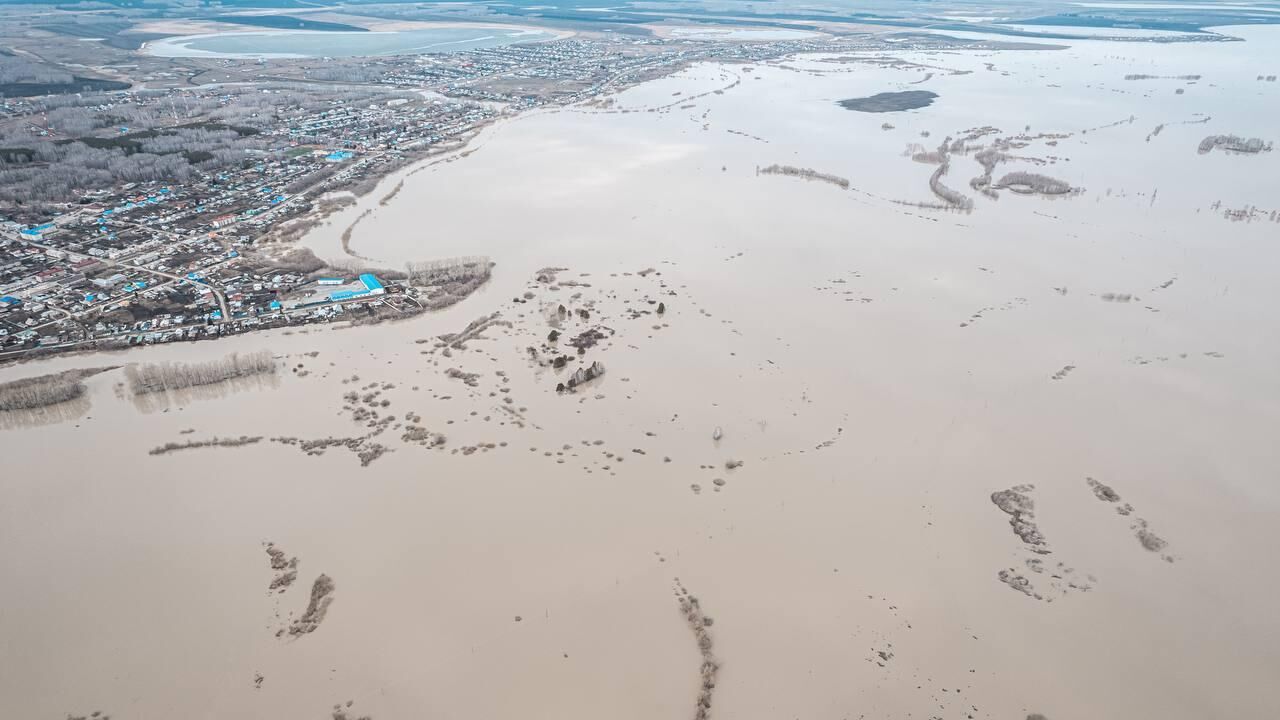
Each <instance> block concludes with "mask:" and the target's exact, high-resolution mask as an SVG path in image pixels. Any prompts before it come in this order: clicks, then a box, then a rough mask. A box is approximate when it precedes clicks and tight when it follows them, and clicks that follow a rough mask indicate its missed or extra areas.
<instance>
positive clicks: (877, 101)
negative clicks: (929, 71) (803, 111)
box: [840, 90, 938, 113]
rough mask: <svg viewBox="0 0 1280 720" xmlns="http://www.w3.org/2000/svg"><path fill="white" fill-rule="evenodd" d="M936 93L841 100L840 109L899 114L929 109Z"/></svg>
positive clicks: (913, 93) (908, 93)
mask: <svg viewBox="0 0 1280 720" xmlns="http://www.w3.org/2000/svg"><path fill="white" fill-rule="evenodd" d="M936 97H938V93H934V92H929V91H928V90H903V91H902V92H882V93H876V94H875V95H872V96H870V97H862V98H849V99H848V100H841V101H840V107H842V108H844V109H845V110H854V111H857V112H866V113H886V112H901V111H903V110H915V109H916V108H922V107H929V106H930V105H932V104H933V100H934V98H936Z"/></svg>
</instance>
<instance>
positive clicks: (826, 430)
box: [0, 27, 1280, 720]
mask: <svg viewBox="0 0 1280 720" xmlns="http://www.w3.org/2000/svg"><path fill="white" fill-rule="evenodd" d="M1231 30H1232V34H1238V35H1240V36H1242V37H1244V38H1246V41H1245V42H1235V43H1178V44H1160V43H1141V44H1122V43H1114V42H1079V43H1076V44H1074V45H1073V46H1072V47H1070V48H1068V49H1065V50H1043V51H1040V50H1019V51H1009V50H1002V51H997V50H983V49H980V50H973V51H965V52H948V53H922V52H914V51H911V50H909V49H904V50H903V51H902V52H900V53H899V55H900V56H901V58H900V59H901V60H902V61H903V62H902V63H899V64H876V63H861V62H824V61H823V58H819V57H808V56H797V57H794V58H790V59H788V60H786V61H785V62H782V63H776V64H760V65H755V66H752V67H751V68H750V69H749V70H748V69H746V68H744V67H742V66H739V65H719V64H703V65H698V66H695V67H692V68H689V69H687V70H685V71H682V72H680V73H679V74H677V75H675V76H673V77H669V78H665V79H661V80H656V81H653V82H650V83H647V84H644V85H641V86H639V87H636V88H633V89H630V90H627V91H625V92H622V93H620V94H618V95H617V96H616V97H615V98H614V99H613V102H611V103H597V104H595V105H592V106H582V107H575V108H569V109H564V110H559V111H544V112H535V113H530V114H526V115H522V116H520V117H518V118H516V119H513V120H506V121H503V122H499V123H496V124H494V125H493V126H491V127H489V128H487V129H486V130H485V131H483V132H482V133H481V134H480V135H479V136H478V137H477V138H475V139H474V141H473V142H472V143H471V144H470V145H469V146H468V149H467V152H468V153H470V154H469V155H467V156H466V157H459V159H458V160H457V161H456V162H448V163H437V164H435V165H431V166H429V167H428V166H422V167H421V168H409V169H406V170H405V171H403V172H401V173H399V174H397V175H395V176H392V177H389V178H387V179H386V180H385V181H384V182H383V184H382V185H381V186H380V187H379V188H376V189H375V190H374V191H373V192H371V193H370V194H369V195H367V196H366V197H364V198H363V199H361V200H360V201H358V202H356V203H355V204H353V205H351V206H350V207H348V208H345V209H342V210H339V211H337V212H335V213H334V214H333V215H332V216H330V217H329V218H328V220H327V221H326V222H325V223H324V224H321V225H319V226H318V227H316V228H315V229H313V230H312V231H311V232H310V233H309V234H308V235H307V236H306V237H305V238H303V239H302V242H303V243H304V244H305V245H306V246H307V247H310V248H312V249H313V250H315V251H316V253H317V254H318V255H320V256H321V257H323V258H325V259H326V260H338V259H342V258H344V257H347V256H346V255H345V253H344V250H343V245H344V243H346V244H347V245H348V246H349V247H350V249H351V251H352V252H354V253H358V254H360V255H362V256H366V257H368V258H370V262H371V263H376V264H378V265H385V266H391V267H403V264H404V263H405V262H406V261H424V260H429V259H431V258H448V257H457V256H485V257H488V258H490V259H492V260H493V262H494V263H496V264H495V265H494V266H493V267H492V274H491V277H490V278H489V280H488V281H487V282H486V283H485V284H484V285H482V286H481V287H480V288H479V289H478V290H477V291H475V292H474V293H472V294H471V295H470V296H469V297H467V298H466V299H465V300H463V301H461V302H459V303H457V304H455V305H453V306H451V307H449V308H447V309H444V310H440V311H437V312H430V313H425V314H423V315H421V316H418V317H415V318H413V319H410V320H405V321H403V322H393V323H384V324H381V325H377V326H366V327H356V328H345V327H341V326H328V327H324V326H319V327H309V328H305V329H295V330H283V331H281V330H277V331H269V332H264V333H257V334H250V335H242V336H237V337H235V338H230V339H227V340H223V341H218V342H217V343H200V344H187V345H168V346H160V347H151V348H145V349H138V350H132V351H128V352H123V353H115V354H110V355H101V356H94V357H83V356H81V357H57V358H52V359H48V360H44V361H41V362H38V363H30V364H26V365H21V366H11V367H6V368H2V369H0V382H6V381H9V380H16V379H20V378H24V377H35V376H40V375H49V374H52V373H59V372H62V371H64V370H74V369H79V368H98V367H114V368H117V369H112V370H106V371H103V372H100V373H97V374H94V375H92V376H89V377H85V378H83V379H82V381H81V382H83V384H84V391H83V392H80V393H78V397H76V398H74V400H73V402H74V403H75V406H74V407H73V408H66V409H64V410H63V411H59V412H56V413H54V412H50V413H44V414H43V415H41V416H40V417H39V418H29V417H26V416H24V417H22V418H17V417H11V418H7V419H6V418H3V417H0V450H2V451H3V460H4V463H5V465H4V471H3V473H0V576H2V577H3V579H4V585H5V600H4V606H3V610H2V611H0V638H2V641H0V717H4V718H10V717H12V718H62V717H66V716H67V715H72V716H81V715H88V713H89V712H90V711H91V710H93V709H101V710H99V712H101V711H102V710H105V711H109V714H110V715H111V716H112V717H114V718H121V719H123V718H129V720H169V719H170V718H175V717H213V716H218V717H245V718H304V719H305V718H324V717H338V716H339V715H341V716H343V717H350V718H356V717H362V716H366V715H367V716H370V717H373V718H378V719H379V720H389V719H396V718H417V717H441V718H487V719H492V720H516V719H519V720H530V719H536V718H548V719H549V718H555V719H556V720H588V719H589V720H596V719H597V718H601V717H608V718H613V719H616V720H655V719H657V718H671V719H687V718H691V717H695V716H696V715H697V713H699V712H700V710H699V708H701V709H702V710H705V711H706V712H705V713H704V714H705V715H707V716H709V717H715V718H734V719H735V720H755V719H759V720H767V719H776V718H782V717H803V718H842V717H861V716H865V717H876V718H902V717H935V716H936V717H945V718H967V717H970V716H972V717H974V718H1005V719H1007V718H1020V717H1028V716H1032V715H1034V714H1043V716H1044V717H1048V718H1127V717H1142V718H1155V717H1159V718H1163V719H1165V720H1183V719H1185V720H1203V719H1204V718H1217V717H1238V718H1264V717H1280V699H1278V698H1277V697H1276V695H1275V694H1274V693H1272V692H1271V691H1270V688H1271V685H1272V684H1273V680H1274V678H1275V677H1276V676H1277V675H1280V654H1278V651H1277V648H1278V647H1280V643H1277V642H1276V638H1277V636H1278V634H1280V619H1278V618H1277V615H1276V614H1275V612H1274V608H1273V605H1274V598H1275V597H1276V596H1277V595H1280V578H1277V576H1276V574H1275V573H1271V572H1266V571H1265V569H1267V568H1270V567H1272V566H1273V565H1274V557H1273V556H1274V548H1276V547H1277V546H1280V525H1277V523H1276V522H1275V521H1274V519H1275V517H1276V516H1277V513H1278V512H1280V488H1278V486H1277V485H1276V483H1274V482H1273V481H1272V480H1271V478H1274V477H1275V475H1276V470H1277V468H1280V445H1277V444H1276V442H1275V438H1274V434H1275V428H1276V427H1278V426H1280V405H1278V404H1277V402H1276V398H1280V379H1278V378H1280V376H1277V374H1276V372H1275V367H1276V364H1277V360H1280V334H1277V333H1275V332H1273V331H1272V330H1271V329H1272V328H1275V327H1277V326H1278V323H1277V308H1278V307H1280V297H1278V296H1280V285H1277V283H1276V282H1275V271H1274V268H1275V267H1277V263H1280V244H1278V243H1276V242H1275V232H1274V224H1273V223H1241V222H1231V221H1230V220H1229V219H1228V217H1227V216H1225V215H1224V212H1223V211H1222V210H1221V208H1222V207H1227V208H1232V207H1234V208H1239V207H1274V206H1275V199H1276V197H1277V196H1278V195H1280V186H1278V183H1280V165H1278V163H1280V153H1274V152H1272V153H1258V154H1255V155H1251V156H1242V155H1239V154H1232V153H1222V152H1214V153H1209V154H1205V155H1198V154H1197V153H1195V152H1193V151H1192V149H1193V148H1195V147H1197V144H1198V143H1199V142H1200V140H1201V139H1203V138H1204V137H1205V136H1206V135H1207V134H1212V135H1232V134H1234V135H1237V136H1239V137H1245V138H1249V137H1268V138H1269V137H1272V136H1273V135H1274V127H1272V126H1271V124H1272V123H1273V122H1274V118H1275V117H1277V116H1280V92H1277V89H1278V88H1280V86H1277V85H1272V84H1268V83H1259V82H1257V81H1256V79H1255V76H1256V74H1257V73H1258V72H1264V71H1266V68H1268V67H1271V68H1274V67H1278V66H1280V36H1278V35H1277V34H1276V30H1275V29H1274V28H1264V27H1254V28H1239V29H1234V28H1233V29H1231ZM1237 30H1238V32H1237ZM869 59H870V58H869ZM993 63H994V65H995V66H996V67H998V68H999V71H998V72H997V71H987V70H985V69H984V66H985V65H987V64H993ZM926 67H927V68H929V69H930V71H931V72H932V73H933V74H932V76H931V77H929V78H928V79H927V80H926V81H924V82H923V83H922V85H920V86H916V87H920V89H925V88H927V89H929V90H930V91H931V92H936V93H938V94H939V95H940V96H941V97H944V98H946V102H945V103H936V104H934V105H931V106H929V107H926V108H920V109H918V110H915V111H912V112H909V113H902V114H899V115H895V116H894V118H893V120H894V123H893V124H894V127H893V128H892V129H889V130H882V129H881V121H882V120H883V117H877V116H876V115H873V114H862V113H851V112H848V111H846V110H844V109H842V108H841V107H839V106H838V105H836V104H835V102H833V99H835V98H848V97H864V96H869V95H873V94H875V93H877V92H881V91H883V90H884V89H885V88H895V87H902V86H903V85H905V84H906V83H910V82H915V81H919V80H920V78H921V77H922V76H923V75H922V72H921V70H920V69H921V68H926ZM1133 73H1146V74H1158V75H1160V76H1170V77H1177V76H1183V75H1191V74H1196V75H1201V76H1202V78H1203V80H1201V81H1200V82H1198V83H1196V84H1188V85H1185V89H1186V92H1185V93H1182V94H1175V93H1174V92H1173V90H1172V89H1171V88H1170V87H1169V85H1168V84H1161V83H1139V82H1126V81H1124V80H1123V78H1124V76H1125V75H1126V74H1133ZM1175 82H1180V81H1175ZM1179 87H1184V86H1182V85H1180V86H1179ZM675 93H679V95H678V96H675ZM673 97H676V100H675V101H674V102H673ZM650 109H652V110H653V112H649V111H648V110H650ZM1131 118H1132V119H1131ZM1202 118H1209V119H1208V120H1207V121H1204V122H1199V119H1202ZM1182 120H1188V121H1190V120H1197V122H1195V123H1188V124H1182V123H1181V122H1180V121H1182ZM1160 124H1163V125H1164V129H1163V130H1162V132H1160V133H1159V134H1158V135H1152V134H1151V133H1150V129H1151V128H1152V127H1154V126H1156V125H1160ZM1085 131H1087V132H1085ZM1149 135H1151V137H1150V139H1149V140H1148V139H1147V138H1148V136H1149ZM925 137H928V138H932V139H931V140H929V141H928V143H927V144H928V145H929V146H930V148H932V147H935V146H936V145H937V144H938V143H940V142H942V141H943V139H944V138H949V139H950V141H949V143H950V144H949V145H948V147H947V158H946V159H947V162H948V163H949V174H948V176H947V180H948V181H949V182H951V183H953V184H955V185H956V187H958V188H960V190H961V191H963V192H965V193H966V194H968V192H969V191H967V190H964V188H963V183H964V182H966V181H967V180H968V179H969V178H981V177H983V176H984V172H986V169H985V168H984V165H983V162H982V159H985V160H986V161H987V162H988V164H989V165H991V166H994V162H993V160H992V157H991V156H990V155H984V156H982V159H980V158H979V156H980V154H981V153H982V151H983V150H984V149H991V148H990V144H991V143H995V142H997V139H999V142H1000V143H1001V144H1000V147H999V149H998V152H999V153H1001V157H1000V159H999V167H1000V174H999V176H1003V175H1004V174H1005V173H1017V172H1024V173H1037V174H1043V175H1045V176H1046V177H1051V178H1054V179H1055V180H1058V181H1061V182H1062V183H1064V184H1066V185H1067V186H1069V187H1071V188H1085V189H1086V190H1084V191H1083V192H1078V193H1076V192H1073V193H1069V194H1063V195H1061V196H1052V197H1050V196H1045V195H1041V194H1025V195H1024V194H1019V193H1013V192H1001V193H998V194H995V196H994V197H993V196H992V195H989V194H987V193H983V192H973V193H972V197H971V201H972V203H971V204H972V206H971V207H970V208H968V209H967V210H965V211H959V210H956V209H939V208H938V207H937V205H938V202H937V199H936V198H935V197H934V196H933V193H932V191H931V190H930V186H929V178H930V176H931V174H932V173H934V172H935V171H936V168H935V167H931V166H930V164H928V163H922V162H913V161H912V160H911V159H910V157H909V156H907V157H904V155H903V148H904V147H908V146H911V145H912V144H919V143H920V142H921V138H925ZM960 139H964V140H963V145H964V147H956V146H955V142H956V141H957V140H960ZM773 165H779V166H784V165H785V166H787V167H792V168H799V169H805V168H813V169H814V171H815V172H819V173H822V174H824V175H829V176H830V177H832V178H840V179H843V180H847V185H846V184H844V183H832V182H802V181H801V179H798V178H792V177H772V176H758V175H757V173H756V169H757V168H767V167H770V166H773ZM424 168H425V169H424ZM402 183H403V184H402ZM481 189H482V190H481ZM393 191H394V195H392V193H393ZM383 199H385V200H386V202H385V204H384V203H383V202H382V201H383ZM931 206H932V207H931ZM358 218H362V219H361V220H360V222H359V223H358V224H356V225H354V227H353V226H352V224H353V223H354V222H355V220H356V219H358ZM348 228H350V232H349V233H348V232H346V231H347V229H348ZM344 235H345V237H344ZM1170 278H1176V280H1177V282H1176V283H1172V281H1171V280H1170ZM1120 295H1124V296H1126V297H1127V298H1128V299H1129V301H1128V302H1103V301H1102V300H1100V298H1104V297H1111V298H1112V299H1113V300H1114V299H1116V298H1118V297H1119V296H1120ZM260 352H266V353H269V354H270V356H271V358H272V360H273V361H274V362H273V367H278V368H279V370H278V371H277V372H275V373H274V374H270V375H255V376H253V377H250V378H233V379H230V380H225V381H219V382H214V383H211V384H208V385H202V386H200V388H199V392H190V391H177V392H171V391H166V392H164V393H152V395H163V400H164V402H157V403H148V404H145V406H144V405H143V404H140V403H138V402H135V401H134V400H133V398H132V397H131V395H130V391H129V377H128V376H127V374H126V371H125V370H124V369H123V368H124V367H127V366H128V365H129V364H133V363H140V364H147V365H151V366H154V367H167V368H176V367H191V366H193V365H194V364H196V363H202V362H208V361H210V360H217V359H219V358H224V357H228V356H229V355H230V354H231V353H237V354H238V357H245V358H248V357H260V356H257V355H254V353H260ZM593 368H595V370H594V371H593V370H592V369H593ZM600 370H604V372H600ZM570 381H573V382H572V383H571V382H570ZM562 385H563V389H562V390H561V391H560V392H557V388H558V387H560V386H562ZM163 448H170V450H169V451H164V452H157V453H154V454H153V453H152V451H153V450H154V449H163ZM1086 478H1095V483H1097V484H1086V483H1087V482H1088V481H1087V480H1086ZM1104 484H1105V489H1104ZM993 494H994V496H993ZM1113 496H1114V498H1115V499H1112V498H1113ZM993 500H994V502H993ZM1010 521H1012V523H1011V522H1010ZM1011 527H1012V529H1013V532H1011ZM1035 540H1039V541H1040V542H1033V541H1035ZM268 543H269V544H268ZM264 548H268V549H269V552H268V557H267V558H265V559H264V557H263V555H264ZM1171 551H1173V552H1176V556H1175V555H1174V554H1171ZM277 553H278V555H277ZM295 557H296V558H300V559H301V560H300V561H298V562H296V563H295V562H294V561H293V558H295ZM1163 559H1176V562H1166V561H1164V560H1163ZM677 578H678V583H679V585H676V583H677ZM673 588H676V590H675V592H677V593H678V597H677V598H676V601H675V604H674V605H673V600H672V592H673ZM683 588H688V589H689V590H691V591H695V590H696V593H697V595H696V600H697V602H696V604H695V602H694V599H693V596H690V595H687V594H686V593H685V592H684V590H683ZM1011 588H1012V589H1013V590H1014V591H1013V592H1011ZM281 591H283V592H281ZM1036 595H1039V598H1040V599H1039V600H1038V599H1037V597H1036ZM704 608H705V613H708V614H704ZM512 618H518V619H519V622H513V621H512ZM277 633H279V636H277ZM713 638H714V646H713V645H712V639H713ZM352 700H354V701H355V702H356V705H355V706H350V705H348V704H347V703H348V702H350V701H352ZM704 701H705V702H704ZM335 702H337V703H338V705H337V706H335ZM708 704H710V706H709V707H708Z"/></svg>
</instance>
